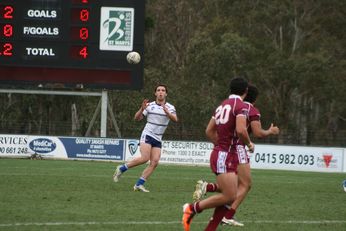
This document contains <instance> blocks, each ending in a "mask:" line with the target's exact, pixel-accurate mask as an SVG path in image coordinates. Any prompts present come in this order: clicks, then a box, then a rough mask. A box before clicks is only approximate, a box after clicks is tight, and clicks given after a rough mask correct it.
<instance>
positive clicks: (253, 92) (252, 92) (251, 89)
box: [244, 84, 258, 103]
mask: <svg viewBox="0 0 346 231" xmlns="http://www.w3.org/2000/svg"><path fill="white" fill-rule="evenodd" d="M257 96H258V88H257V87H256V86H255V85H251V84H249V86H248V88H247V94H246V97H245V99H244V101H246V102H249V103H254V102H255V101H256V99H257Z"/></svg>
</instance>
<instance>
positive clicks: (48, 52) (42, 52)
mask: <svg viewBox="0 0 346 231" xmlns="http://www.w3.org/2000/svg"><path fill="white" fill-rule="evenodd" d="M25 49H26V54H27V55H28V56H55V53H54V51H53V49H52V48H39V47H26V48H25Z"/></svg>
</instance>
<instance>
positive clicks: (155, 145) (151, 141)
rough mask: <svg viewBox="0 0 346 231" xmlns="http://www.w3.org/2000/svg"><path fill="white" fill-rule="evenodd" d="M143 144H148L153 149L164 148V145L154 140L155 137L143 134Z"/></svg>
mask: <svg viewBox="0 0 346 231" xmlns="http://www.w3.org/2000/svg"><path fill="white" fill-rule="evenodd" d="M140 142H141V143H146V144H150V145H151V147H153V148H161V147H162V143H161V142H160V141H158V140H156V139H154V138H153V137H151V136H149V135H147V134H145V133H143V134H142V135H141V140H140Z"/></svg>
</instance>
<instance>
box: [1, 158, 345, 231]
mask: <svg viewBox="0 0 346 231" xmlns="http://www.w3.org/2000/svg"><path fill="white" fill-rule="evenodd" d="M114 168H115V163H111V162H96V161H60V160H59V161H58V160H24V159H0V230H35V231H36V230H64V231H65V230H73V231H74V230H83V231H85V230H117V231H119V230H124V231H125V230H131V231H132V230H134V231H136V230H138V231H143V230H148V231H149V230H150V231H155V230H157V231H166V230H168V231H173V230H174V231H177V230H182V226H181V224H180V221H181V215H182V205H183V204H184V203H185V202H191V200H192V198H191V196H192V192H193V190H194V185H195V182H196V180H198V179H200V178H203V179H206V180H209V181H213V180H214V176H213V174H211V172H210V170H209V168H208V167H191V166H175V165H168V166H166V165H160V166H159V167H158V168H157V170H156V172H155V173H154V175H153V176H152V177H151V178H150V180H149V181H148V182H147V183H146V186H147V187H148V189H149V190H151V192H150V193H140V192H133V191H132V187H133V185H134V183H135V181H136V180H137V177H138V176H139V174H140V172H141V171H142V170H143V168H144V166H140V167H137V168H134V169H131V170H129V171H128V172H127V173H126V174H125V175H123V176H122V178H121V180H120V182H118V183H113V181H112V174H113V171H114ZM252 175H253V188H252V191H251V192H250V194H249V196H248V197H247V199H246V200H245V201H244V203H243V204H242V205H241V207H240V209H239V210H238V213H237V219H238V220H240V221H242V222H244V223H245V227H225V226H222V227H220V228H219V230H242V231H248V230H256V231H258V230H265V231H274V230H275V231H277V230H280V231H281V230H292V231H293V230H294V231H296V230H304V231H309V230H311V231H317V230H333V231H338V230H340V231H344V230H346V193H345V192H344V191H343V190H342V187H341V183H342V180H344V179H346V174H334V173H307V172H290V171H269V170H253V172H252ZM211 213H212V211H211V210H207V211H204V212H203V213H201V214H199V215H197V216H196V217H195V218H194V220H193V223H192V227H191V230H192V231H201V230H204V227H205V226H206V224H207V220H208V218H209V216H210V215H211Z"/></svg>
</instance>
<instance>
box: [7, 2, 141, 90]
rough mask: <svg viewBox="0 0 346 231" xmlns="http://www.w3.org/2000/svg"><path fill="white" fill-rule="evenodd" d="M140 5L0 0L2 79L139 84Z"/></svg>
mask: <svg viewBox="0 0 346 231" xmlns="http://www.w3.org/2000/svg"><path fill="white" fill-rule="evenodd" d="M144 10H145V0H1V1H0V84H7V85H8V84H11V85H20V86H26V85H29V86H38V85H41V86H42V85H43V86H45V85H46V86H48V85H49V86H50V85H51V84H57V85H59V86H60V85H62V86H64V87H74V86H76V85H79V86H81V85H82V86H84V87H86V88H106V89H141V88H142V85H143V67H144V65H143V56H144V54H143V52H144ZM130 51H137V52H138V53H139V54H140V55H141V62H140V63H139V64H129V63H127V61H126V55H127V53H128V52H130Z"/></svg>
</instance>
